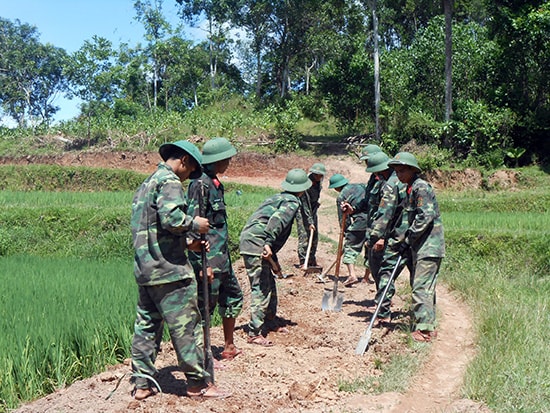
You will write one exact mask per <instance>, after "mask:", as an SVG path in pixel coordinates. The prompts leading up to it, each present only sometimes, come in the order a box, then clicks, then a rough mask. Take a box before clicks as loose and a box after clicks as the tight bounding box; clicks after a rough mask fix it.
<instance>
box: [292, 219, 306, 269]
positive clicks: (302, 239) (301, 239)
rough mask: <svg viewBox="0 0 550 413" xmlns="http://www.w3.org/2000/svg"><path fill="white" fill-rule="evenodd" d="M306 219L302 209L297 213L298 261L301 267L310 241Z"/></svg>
mask: <svg viewBox="0 0 550 413" xmlns="http://www.w3.org/2000/svg"><path fill="white" fill-rule="evenodd" d="M304 219H305V217H304V216H303V214H302V212H301V210H300V208H298V212H296V218H295V220H296V230H297V232H298V259H299V260H300V265H304V261H305V260H306V253H307V244H308V241H309V229H308V225H307V223H304Z"/></svg>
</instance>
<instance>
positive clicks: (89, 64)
mask: <svg viewBox="0 0 550 413" xmlns="http://www.w3.org/2000/svg"><path fill="white" fill-rule="evenodd" d="M115 58H116V53H115V52H114V50H113V49H112V44H111V42H110V41H109V40H107V39H105V38H103V37H98V36H93V37H92V39H91V41H90V40H86V41H85V42H84V45H83V46H82V47H81V48H80V49H78V50H77V51H76V52H75V53H73V55H72V56H71V58H70V59H68V61H67V64H66V65H65V69H64V70H65V74H66V76H67V79H68V81H69V94H68V95H69V97H73V96H77V97H79V98H80V99H82V100H83V101H84V102H85V106H84V112H85V114H86V117H87V119H88V138H89V137H90V126H91V119H92V115H94V114H99V112H100V111H101V110H102V109H104V108H105V107H109V105H110V104H111V103H112V102H113V101H114V99H115V98H116V97H117V96H118V92H119V91H120V85H121V83H122V76H121V73H120V68H118V67H116V68H115V65H114V63H115Z"/></svg>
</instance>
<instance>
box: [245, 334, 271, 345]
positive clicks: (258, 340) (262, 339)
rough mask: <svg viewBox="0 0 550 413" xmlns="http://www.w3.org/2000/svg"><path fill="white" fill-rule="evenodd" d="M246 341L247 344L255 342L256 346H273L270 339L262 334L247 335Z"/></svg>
mask: <svg viewBox="0 0 550 413" xmlns="http://www.w3.org/2000/svg"><path fill="white" fill-rule="evenodd" d="M247 343H248V344H256V345H258V346H263V347H271V346H273V342H272V341H271V340H268V339H267V338H265V337H264V336H254V337H248V340H247Z"/></svg>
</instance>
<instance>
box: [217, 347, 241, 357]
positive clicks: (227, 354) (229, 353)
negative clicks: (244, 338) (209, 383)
mask: <svg viewBox="0 0 550 413" xmlns="http://www.w3.org/2000/svg"><path fill="white" fill-rule="evenodd" d="M242 352H243V351H242V350H240V349H238V348H237V347H235V348H234V349H233V350H232V351H225V350H224V351H222V360H233V359H234V358H235V357H237V356H238V355H239V354H241V353H242Z"/></svg>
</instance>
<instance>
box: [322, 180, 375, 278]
mask: <svg viewBox="0 0 550 413" xmlns="http://www.w3.org/2000/svg"><path fill="white" fill-rule="evenodd" d="M329 188H333V189H334V190H336V191H337V192H339V194H338V197H337V198H336V208H337V210H338V222H340V225H342V219H343V209H342V208H344V210H345V209H347V207H346V205H350V206H351V208H352V209H354V210H357V209H358V206H359V203H360V202H361V201H362V200H363V199H364V196H365V190H366V187H365V185H364V184H350V183H349V181H348V180H347V179H346V178H345V177H344V176H343V175H341V174H334V175H332V176H331V177H330V181H329ZM344 227H345V233H344V253H343V256H344V258H343V261H342V262H343V263H344V264H346V267H347V269H348V278H346V280H345V281H344V286H346V287H351V286H352V285H353V284H355V283H357V282H359V280H358V279H357V276H356V275H355V260H356V259H357V257H358V256H359V255H360V254H361V251H362V250H363V245H364V244H365V234H366V230H367V214H366V213H364V212H361V211H358V212H357V213H355V214H353V215H347V218H346V223H345V224H344Z"/></svg>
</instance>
